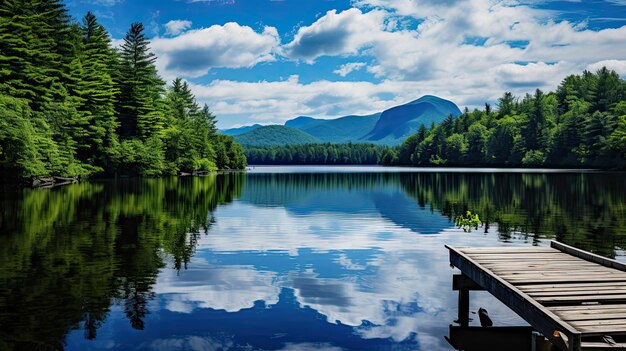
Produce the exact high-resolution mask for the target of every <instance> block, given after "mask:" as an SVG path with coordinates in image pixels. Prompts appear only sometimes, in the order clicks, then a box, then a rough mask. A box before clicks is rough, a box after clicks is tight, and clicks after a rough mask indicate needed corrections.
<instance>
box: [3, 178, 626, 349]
mask: <svg viewBox="0 0 626 351" xmlns="http://www.w3.org/2000/svg"><path fill="white" fill-rule="evenodd" d="M378 170H379V169H377V168H372V169H371V171H372V173H368V172H367V171H364V172H359V173H350V172H344V173H332V172H333V171H332V168H331V169H330V171H329V169H328V168H319V169H317V170H316V171H315V172H310V170H308V171H307V173H298V172H293V169H292V170H291V173H288V172H280V169H279V170H278V172H277V173H268V172H261V173H249V174H229V175H211V176H208V177H202V178H166V179H144V180H137V179H126V180H119V181H99V182H93V183H83V184H76V185H72V186H67V187H63V188H58V189H51V190H30V189H24V190H15V189H5V190H2V192H1V193H0V204H1V205H0V350H4V349H8V350H11V349H15V350H22V349H29V350H30V349H42V350H57V349H58V350H61V349H67V350H98V349H118V350H126V349H146V350H170V349H187V350H207V349H210V350H214V349H215V350H220V349H221V350H306V349H326V350H358V349H379V350H405V349H406V350H414V349H421V350H434V349H447V348H448V346H447V344H446V343H445V341H444V340H443V335H445V334H446V333H447V327H448V324H449V323H451V322H452V320H454V319H455V314H456V294H455V293H454V292H453V291H451V289H450V284H451V283H450V280H451V274H452V273H453V272H454V271H452V270H450V268H449V265H448V257H447V251H446V250H445V249H444V248H443V245H444V244H454V245H457V246H470V245H471V246H498V245H535V244H540V245H545V244H546V240H544V239H546V238H556V239H558V240H561V241H564V242H566V243H568V244H571V245H574V246H577V247H580V248H583V249H585V250H592V251H595V252H598V253H600V254H603V255H607V256H611V257H615V256H616V255H617V256H618V259H621V257H619V253H620V252H621V248H623V247H624V242H625V240H626V230H625V229H626V192H625V191H624V186H625V185H626V180H625V177H624V175H623V174H619V173H534V174H530V173H479V172H475V173H467V174H465V173H446V172H437V173H428V172H419V173H412V172H409V171H406V170H405V171H403V172H382V173H381V172H378ZM468 210H469V211H472V212H473V213H477V214H479V215H480V217H481V219H482V220H483V222H485V225H484V226H482V227H479V228H478V230H475V231H472V232H471V233H465V232H463V231H462V230H460V229H458V228H456V227H455V226H454V218H455V217H456V216H457V215H458V214H463V213H465V212H466V211H468ZM425 234H427V235H425ZM480 306H489V312H490V315H491V316H492V319H494V321H495V322H496V324H499V325H511V324H520V323H521V321H520V320H519V319H518V318H517V317H516V316H515V315H513V314H512V313H511V312H510V311H508V310H507V309H506V308H505V307H503V306H502V305H500V304H499V303H498V302H497V301H495V300H494V299H493V298H491V297H490V296H489V295H487V294H481V293H478V294H476V297H472V306H471V308H472V310H474V311H475V310H477V309H478V307H480ZM475 323H476V322H475Z"/></svg>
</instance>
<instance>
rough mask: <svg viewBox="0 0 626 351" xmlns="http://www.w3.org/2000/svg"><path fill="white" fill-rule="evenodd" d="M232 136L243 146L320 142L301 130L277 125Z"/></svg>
mask: <svg viewBox="0 0 626 351" xmlns="http://www.w3.org/2000/svg"><path fill="white" fill-rule="evenodd" d="M234 138H235V140H236V141H237V142H239V143H240V144H242V145H244V146H274V145H298V144H314V143H319V142H320V140H318V139H316V138H314V137H313V136H311V135H310V134H307V133H305V132H303V131H301V130H298V129H295V128H290V127H286V126H279V125H272V126H264V127H260V128H256V129H254V130H252V131H249V132H247V133H244V134H239V135H235V136H234Z"/></svg>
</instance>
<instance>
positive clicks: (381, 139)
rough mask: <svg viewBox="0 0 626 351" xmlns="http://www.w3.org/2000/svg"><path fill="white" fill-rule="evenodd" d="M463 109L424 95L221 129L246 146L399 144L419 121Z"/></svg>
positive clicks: (437, 118) (426, 121)
mask: <svg viewBox="0 0 626 351" xmlns="http://www.w3.org/2000/svg"><path fill="white" fill-rule="evenodd" d="M460 114H461V110H459V108H458V107H457V106H456V105H455V104H454V103H453V102H451V101H448V100H445V99H442V98H439V97H436V96H432V95H425V96H422V97H421V98H419V99H417V100H415V101H411V102H409V103H406V104H404V105H400V106H395V107H392V108H390V109H387V110H385V111H383V112H380V113H375V114H372V115H367V116H353V115H351V116H345V117H339V118H335V119H320V118H314V117H308V116H299V117H296V118H294V119H290V120H288V121H287V122H285V125H271V126H261V125H259V124H255V125H252V126H244V127H240V128H232V129H226V130H221V131H220V132H222V133H224V134H227V135H231V136H233V137H235V140H237V141H238V142H239V143H241V144H243V145H247V146H273V145H291V144H311V143H326V142H329V143H347V142H353V143H373V144H384V145H398V144H400V143H402V142H403V141H404V140H405V139H406V138H407V137H409V136H410V135H411V134H414V133H415V132H416V131H417V129H418V128H419V126H420V125H422V124H424V125H425V126H430V125H431V123H439V122H441V121H442V120H443V119H444V118H446V117H447V116H448V115H453V116H455V117H456V116H458V115H460Z"/></svg>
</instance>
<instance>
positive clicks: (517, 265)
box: [446, 242, 626, 350]
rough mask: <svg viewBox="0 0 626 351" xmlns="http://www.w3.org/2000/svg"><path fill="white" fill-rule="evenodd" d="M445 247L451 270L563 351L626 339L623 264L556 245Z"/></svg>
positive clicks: (625, 285)
mask: <svg viewBox="0 0 626 351" xmlns="http://www.w3.org/2000/svg"><path fill="white" fill-rule="evenodd" d="M446 247H447V248H448V249H449V250H450V263H451V264H453V266H455V267H458V268H459V269H461V271H462V273H463V274H465V275H468V277H469V278H470V279H472V280H474V281H476V282H477V284H478V285H480V287H482V288H483V289H485V290H487V291H489V292H490V293H492V294H493V295H494V296H496V297H497V298H498V299H500V300H501V301H502V302H503V303H505V304H506V305H507V306H509V307H510V308H511V309H513V311H515V312H516V313H518V314H519V315H520V316H521V317H522V318H524V319H526V321H527V322H529V324H531V325H532V326H533V327H534V328H535V329H537V330H539V331H540V332H541V333H542V334H544V335H545V336H546V337H547V338H548V339H550V340H551V341H552V342H553V343H554V344H555V345H556V346H557V347H559V348H561V349H563V350H580V349H581V345H582V344H584V345H585V346H589V345H591V344H594V345H595V346H602V345H609V344H605V343H601V342H598V341H597V339H593V337H597V336H603V335H626V264H625V263H622V262H618V261H615V260H612V259H609V258H605V257H602V256H599V255H596V254H593V253H589V252H586V251H583V250H579V249H576V248H574V247H571V246H568V245H565V244H561V243H557V242H552V243H551V245H550V247H493V248H459V249H456V248H452V247H449V246H446ZM480 287H478V288H480ZM551 328H552V329H551ZM555 330H557V331H559V332H560V333H564V334H563V335H564V336H566V337H564V338H560V337H558V335H559V333H552V332H553V331H555ZM551 334H555V335H557V336H554V335H551ZM589 338H591V339H589ZM585 340H587V341H585ZM595 346H594V347H595Z"/></svg>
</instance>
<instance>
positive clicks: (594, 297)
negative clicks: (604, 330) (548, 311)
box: [534, 294, 626, 305]
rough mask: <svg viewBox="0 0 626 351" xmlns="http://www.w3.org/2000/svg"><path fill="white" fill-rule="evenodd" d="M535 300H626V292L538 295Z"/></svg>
mask: <svg viewBox="0 0 626 351" xmlns="http://www.w3.org/2000/svg"><path fill="white" fill-rule="evenodd" d="M534 299H535V301H538V302H541V303H542V304H544V305H545V304H548V303H560V304H562V303H568V304H581V303H583V302H590V301H597V302H604V303H607V302H626V294H620V295H578V296H537V297H534Z"/></svg>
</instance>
